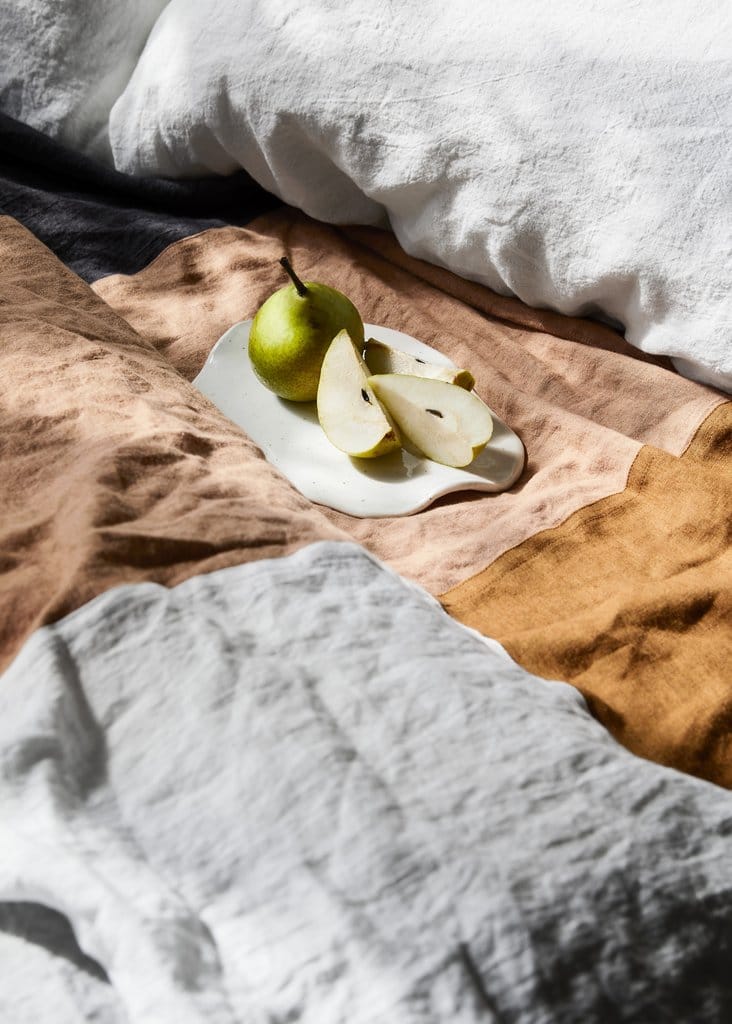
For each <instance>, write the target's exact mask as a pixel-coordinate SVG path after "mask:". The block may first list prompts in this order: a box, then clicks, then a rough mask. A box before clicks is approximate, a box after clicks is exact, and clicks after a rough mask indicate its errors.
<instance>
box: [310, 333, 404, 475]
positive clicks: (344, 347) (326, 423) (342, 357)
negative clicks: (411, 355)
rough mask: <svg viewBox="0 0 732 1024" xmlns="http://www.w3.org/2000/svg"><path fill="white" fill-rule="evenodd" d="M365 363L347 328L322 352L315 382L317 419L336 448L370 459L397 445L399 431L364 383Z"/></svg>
mask: <svg viewBox="0 0 732 1024" xmlns="http://www.w3.org/2000/svg"><path fill="white" fill-rule="evenodd" d="M368 376H369V375H368V371H367V369H366V363H364V361H363V359H362V358H361V352H360V349H359V348H358V347H357V346H356V345H355V344H354V342H353V341H352V340H351V337H350V335H349V333H348V331H340V333H339V334H336V336H335V338H333V340H332V342H331V343H330V345H329V347H328V351H327V352H326V353H325V359H324V360H323V367H322V369H321V371H320V382H319V384H318V397H317V405H318V419H319V420H320V425H321V427H322V428H323V430H324V431H325V434H326V437H327V438H328V440H329V441H330V442H331V444H334V445H335V446H336V448H340V449H341V451H343V452H346V454H347V455H353V456H356V457H357V458H359V459H373V458H375V457H376V456H377V455H385V454H386V453H387V452H391V451H393V450H394V449H395V448H399V447H400V446H401V441H400V439H399V433H398V431H397V429H396V427H395V425H394V423H393V422H392V419H391V417H390V416H389V415H388V413H387V412H386V411H385V410H384V408H383V407H382V405H381V403H380V402H379V400H378V398H377V397H376V395H375V394H374V392H373V389H372V387H371V385H370V384H369V382H368Z"/></svg>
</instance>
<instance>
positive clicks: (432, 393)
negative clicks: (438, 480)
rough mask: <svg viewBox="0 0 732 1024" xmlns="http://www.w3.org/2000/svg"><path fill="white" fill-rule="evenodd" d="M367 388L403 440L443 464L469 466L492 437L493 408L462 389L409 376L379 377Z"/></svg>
mask: <svg viewBox="0 0 732 1024" xmlns="http://www.w3.org/2000/svg"><path fill="white" fill-rule="evenodd" d="M369 384H370V385H371V387H372V388H373V390H374V392H375V393H376V397H377V398H378V399H379V401H380V402H382V404H383V405H384V406H385V407H386V409H387V411H388V412H389V413H390V414H391V416H392V418H393V419H394V421H395V423H396V425H397V427H398V428H399V430H400V431H401V433H402V434H403V435H404V437H405V438H406V439H407V440H409V441H411V443H412V444H413V445H414V446H415V447H416V448H417V449H418V450H419V451H420V452H422V453H423V454H424V455H426V456H427V458H428V459H433V460H434V461H435V462H439V463H441V464H442V465H443V466H453V467H455V468H459V467H462V466H468V465H469V464H470V463H471V462H472V461H473V459H474V458H475V457H476V455H478V454H479V453H480V452H481V451H482V450H483V449H484V448H485V446H486V444H487V443H488V441H490V439H491V436H492V434H493V417H492V416H491V412H490V409H489V408H488V406H487V405H485V403H484V402H482V401H481V400H480V399H479V398H478V396H477V395H475V394H473V393H472V392H470V391H466V390H465V389H464V388H461V387H458V386H457V385H455V384H449V383H448V382H447V381H444V380H431V379H430V378H428V377H416V376H414V375H412V374H405V373H386V374H376V375H374V376H372V377H369Z"/></svg>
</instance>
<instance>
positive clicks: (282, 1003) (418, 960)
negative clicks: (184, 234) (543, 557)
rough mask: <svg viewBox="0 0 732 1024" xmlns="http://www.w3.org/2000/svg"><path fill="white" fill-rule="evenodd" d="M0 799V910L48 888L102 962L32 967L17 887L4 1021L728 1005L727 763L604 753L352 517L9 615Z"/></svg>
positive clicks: (431, 1021)
mask: <svg viewBox="0 0 732 1024" xmlns="http://www.w3.org/2000/svg"><path fill="white" fill-rule="evenodd" d="M0 811H1V813H0V851H2V856H0V926H2V925H3V923H7V921H8V920H9V918H12V916H13V913H14V914H15V920H16V921H17V920H20V921H23V920H24V919H23V916H22V913H21V912H20V911H19V910H18V906H19V905H18V903H15V904H13V902H11V901H20V902H21V903H23V904H25V906H26V907H27V906H28V905H29V904H39V905H42V906H44V907H51V908H55V909H56V910H57V911H59V912H60V913H62V914H64V915H66V916H67V917H68V920H69V921H70V922H71V925H72V926H73V928H74V932H75V935H76V939H77V941H78V944H79V946H80V947H81V948H82V949H83V950H84V951H85V952H86V953H87V954H89V955H90V956H92V957H94V958H95V959H96V960H97V961H98V963H99V964H100V965H101V967H102V968H103V969H104V971H105V972H106V976H105V975H104V974H101V972H98V973H95V972H94V971H93V970H91V969H90V966H89V963H88V961H84V958H83V957H82V955H81V953H80V952H79V949H78V948H77V947H75V946H73V944H71V943H67V951H66V953H65V956H66V957H67V962H66V964H65V970H64V971H60V970H58V971H56V972H55V973H54V974H53V976H52V978H51V981H52V983H53V987H49V983H48V982H47V981H46V979H45V977H44V978H40V977H39V978H36V977H35V972H39V971H42V970H43V969H44V965H45V964H46V961H47V958H48V955H47V953H46V952H44V950H43V949H40V950H39V949H37V948H36V946H37V943H36V944H35V945H34V944H33V933H34V930H35V932H36V937H37V936H38V934H40V933H42V932H43V930H44V928H45V930H46V934H47V931H48V921H46V924H45V925H44V924H43V922H42V921H41V922H40V924H39V923H38V922H37V921H36V918H37V915H36V918H34V917H33V916H31V917H30V919H29V920H30V924H29V925H28V928H27V931H28V932H29V935H30V938H29V942H30V943H31V949H30V950H29V953H30V954H31V955H29V956H28V957H26V958H24V959H22V960H21V957H20V956H19V954H18V946H17V944H18V943H19V942H21V941H23V939H22V932H23V928H22V927H21V928H19V927H15V928H12V927H11V928H10V930H11V932H14V934H13V935H12V936H10V937H9V938H7V939H5V940H3V937H2V935H0V952H2V950H3V948H4V947H5V948H8V949H9V950H10V953H11V954H12V958H11V960H10V964H9V966H10V967H11V968H12V967H13V965H14V964H16V963H21V962H22V963H23V965H24V970H23V971H22V972H21V973H20V975H14V976H13V977H12V979H11V981H12V983H11V984H5V982H3V984H2V985H0V1018H1V1019H2V1020H13V1021H23V1019H24V1010H23V1008H24V1007H25V1019H29V1020H30V1019H31V1018H30V1016H29V1014H30V1012H31V1010H29V1009H28V1008H29V1007H30V1008H36V1007H37V1006H38V999H37V998H36V996H37V992H35V990H34V985H36V984H37V985H39V986H40V988H41V989H42V990H43V991H44V992H45V993H46V995H47V996H48V997H49V998H48V1002H47V1003H46V1011H45V1013H44V1014H43V1015H40V1016H38V1017H36V1018H33V1019H34V1024H43V1022H45V1021H46V1020H47V1021H48V1022H49V1024H50V1022H51V1021H53V1022H54V1024H58V1022H59V1021H60V1020H61V1021H63V1020H64V1014H65V1012H66V1011H67V1010H68V1008H69V1006H72V1005H74V1004H75V1005H77V1006H78V1008H79V1019H95V1018H94V1017H91V1018H90V1017H89V1016H87V1014H89V1013H90V1012H91V1011H90V1008H95V1009H94V1010H93V1012H94V1013H95V1014H98V1019H100V1020H108V1021H114V1022H115V1024H116V1022H117V1021H120V1022H121V1021H123V1020H126V1021H128V1022H129V1024H141V1022H145V1024H148V1022H149V1024H168V1022H170V1024H188V1022H198V1021H200V1022H202V1024H203V1022H205V1024H233V1022H236V1024H249V1022H252V1024H253V1022H264V1021H272V1020H298V1021H300V1022H302V1024H366V1022H369V1024H374V1022H377V1021H378V1022H386V1021H388V1022H393V1024H446V1022H448V1021H449V1022H450V1024H478V1022H481V1024H485V1022H486V1021H509V1020H510V1021H515V1022H523V1024H537V1022H539V1021H554V1020H561V1021H562V1022H563V1024H573V1022H576V1024H580V1022H581V1024H586V1022H587V1021H594V1020H613V1021H637V1022H639V1024H640V1022H642V1024H652V1022H654V1021H658V1022H661V1021H667V1020H671V1019H674V1020H694V1021H709V1022H710V1024H711V1022H712V1021H716V1020H722V1019H725V1015H726V1013H727V1012H728V1011H729V1010H732V1004H731V1001H732V995H731V994H730V991H729V988H728V985H727V979H728V970H729V968H728V965H729V956H730V952H731V949H730V936H731V935H732V928H731V927H730V925H731V924H732V899H731V897H732V869H731V867H730V861H729V835H730V829H732V796H731V795H730V793H728V792H727V791H725V790H721V789H718V788H717V787H715V786H713V785H711V784H709V783H706V782H701V781H699V780H696V779H693V778H691V777H688V776H684V775H680V774H678V773H676V772H674V771H671V770H668V769H665V768H662V767H659V766H658V765H654V764H651V763H649V762H646V761H642V760H640V759H638V758H635V757H633V756H632V755H631V754H629V753H628V752H627V751H626V750H624V749H622V748H621V747H619V746H618V745H617V744H616V743H615V742H614V741H613V740H612V739H611V738H610V736H609V735H608V734H607V732H606V731H605V730H604V729H603V728H602V727H601V726H600V725H599V724H598V723H597V722H596V721H595V720H594V719H592V718H591V716H590V715H589V713H588V711H587V708H586V706H585V704H584V702H583V700H582V698H581V697H580V695H579V694H578V693H577V691H575V690H573V689H572V688H570V687H569V686H566V685H563V684H560V683H547V682H544V681H542V680H539V679H536V678H534V677H532V676H530V675H528V674H527V673H526V672H525V671H523V670H522V669H521V668H519V667H518V666H517V665H516V664H515V663H513V662H512V661H511V660H510V659H509V658H508V657H507V655H506V654H505V652H504V651H503V650H502V649H501V648H500V647H499V646H498V645H497V644H496V643H494V642H492V641H489V640H485V639H484V638H482V637H480V636H478V635H477V634H475V633H472V632H471V631H469V630H466V629H465V628H464V627H462V626H460V625H459V624H457V623H456V622H454V621H453V620H451V619H449V618H448V617H447V616H446V615H445V613H444V612H443V611H442V609H441V608H440V607H439V605H438V604H437V602H436V601H434V600H433V599H432V598H430V597H428V596H427V595H426V594H425V593H424V592H422V591H421V590H419V589H418V588H417V587H415V586H412V585H410V584H407V583H406V582H404V581H403V580H402V579H400V578H399V577H398V576H396V575H395V574H393V573H392V572H390V571H388V570H386V569H385V568H384V567H383V566H381V565H380V564H379V563H377V562H376V560H375V559H373V558H372V557H371V556H370V555H368V554H367V553H366V552H365V551H364V550H363V549H361V548H359V547H357V546H356V545H352V544H336V543H320V544H315V545H313V546H311V547H308V548H305V549H303V550H301V551H300V552H299V553H297V554H296V555H294V556H290V557H287V558H282V559H277V560H272V561H263V562H258V563H254V564H250V565H245V566H240V567H236V568H231V569H225V570H221V571H219V572H216V573H213V574H211V575H207V576H198V577H195V578H193V579H190V580H189V581H187V582H185V583H183V584H181V585H180V586H178V587H175V588H173V589H171V590H168V589H165V588H163V587H160V586H157V585H153V584H138V585H134V586H127V587H121V588H118V589H116V590H112V591H110V592H108V593H106V594H104V595H102V596H101V597H99V598H97V599H95V600H94V601H92V602H91V603H90V604H88V605H86V606H84V607H82V608H81V609H80V610H79V611H76V612H74V613H73V614H72V615H70V616H68V617H67V618H66V619H64V620H62V621H61V622H58V623H56V624H55V625H53V626H49V627H45V628H43V629H40V630H39V631H38V632H36V633H35V634H34V635H33V636H32V637H31V639H30V640H29V641H28V643H27V644H26V646H25V647H24V649H23V650H22V652H21V653H20V655H19V656H18V657H17V659H16V660H15V661H14V662H13V664H12V665H11V667H10V668H9V670H8V671H7V672H6V673H5V674H4V676H3V677H2V679H1V680H0ZM13 906H15V911H13ZM36 909H37V910H38V908H36ZM41 916H43V915H41ZM46 917H48V915H46ZM34 921H36V923H34ZM46 949H47V950H49V949H50V950H53V951H54V955H58V956H60V955H61V953H62V951H63V943H62V944H61V945H60V946H59V945H58V943H57V944H56V947H54V944H53V943H48V942H47V943H46ZM72 968H73V969H72ZM100 974H101V977H100ZM107 978H108V979H109V983H108V982H107V980H106V979H107ZM110 986H111V987H110ZM51 996H54V998H53V999H51V998H50V997H51ZM62 1011H63V1012H62ZM71 1019H73V1018H71Z"/></svg>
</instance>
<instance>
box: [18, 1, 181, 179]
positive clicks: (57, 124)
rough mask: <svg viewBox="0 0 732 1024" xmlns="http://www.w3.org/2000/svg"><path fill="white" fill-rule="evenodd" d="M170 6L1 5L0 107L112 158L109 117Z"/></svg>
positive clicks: (100, 3) (129, 3) (109, 3)
mask: <svg viewBox="0 0 732 1024" xmlns="http://www.w3.org/2000/svg"><path fill="white" fill-rule="evenodd" d="M167 2H168V0H93V2H90V0H0V110H2V111H3V112H4V113H6V114H8V115H9V116H10V117H14V118H16V119H17V120H18V121H23V122H24V123H25V124H29V125H31V127H33V128H37V129H38V131H41V132H44V133H45V134H46V135H50V136H51V137H52V138H55V139H58V140H59V141H60V142H63V143H64V144H65V145H67V146H69V147H71V148H72V149H77V150H83V151H85V152H86V153H89V154H92V155H95V156H97V157H99V158H101V159H107V160H109V159H110V152H109V130H108V124H107V121H108V118H109V112H110V110H111V109H112V104H113V103H114V102H115V100H116V99H117V97H118V96H119V95H120V93H121V92H122V90H123V89H124V87H125V86H126V85H127V82H128V80H129V77H130V75H131V74H132V71H133V69H134V67H135V64H136V63H137V59H138V57H139V56H140V53H141V52H142V48H143V46H144V45H145V43H146V41H147V37H148V34H149V32H150V29H151V28H152V26H153V24H154V23H155V19H156V18H157V16H158V15H159V14H160V12H161V11H162V9H163V8H164V7H165V5H166V4H167Z"/></svg>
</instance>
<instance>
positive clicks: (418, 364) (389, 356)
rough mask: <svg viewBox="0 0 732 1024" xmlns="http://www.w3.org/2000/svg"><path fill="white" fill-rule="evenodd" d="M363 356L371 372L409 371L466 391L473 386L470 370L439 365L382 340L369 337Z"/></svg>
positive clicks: (473, 379) (416, 375)
mask: <svg viewBox="0 0 732 1024" xmlns="http://www.w3.org/2000/svg"><path fill="white" fill-rule="evenodd" d="M363 357H364V359H365V360H366V365H367V366H368V368H369V370H371V372H372V373H409V374H412V375H413V376H415V377H429V378H431V379H432V380H446V381H447V382H448V383H449V384H457V385H458V386H459V387H461V388H465V389H466V391H470V390H472V388H473V387H474V386H475V377H473V375H472V373H471V372H470V370H460V369H458V368H457V367H456V366H440V365H439V363H430V362H427V361H425V360H424V359H420V358H419V357H418V356H413V355H410V354H409V352H401V351H400V350H399V349H398V348H391V347H390V346H389V345H385V344H384V342H383V341H377V340H376V338H369V340H368V341H367V342H366V346H365V348H364V352H363Z"/></svg>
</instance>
